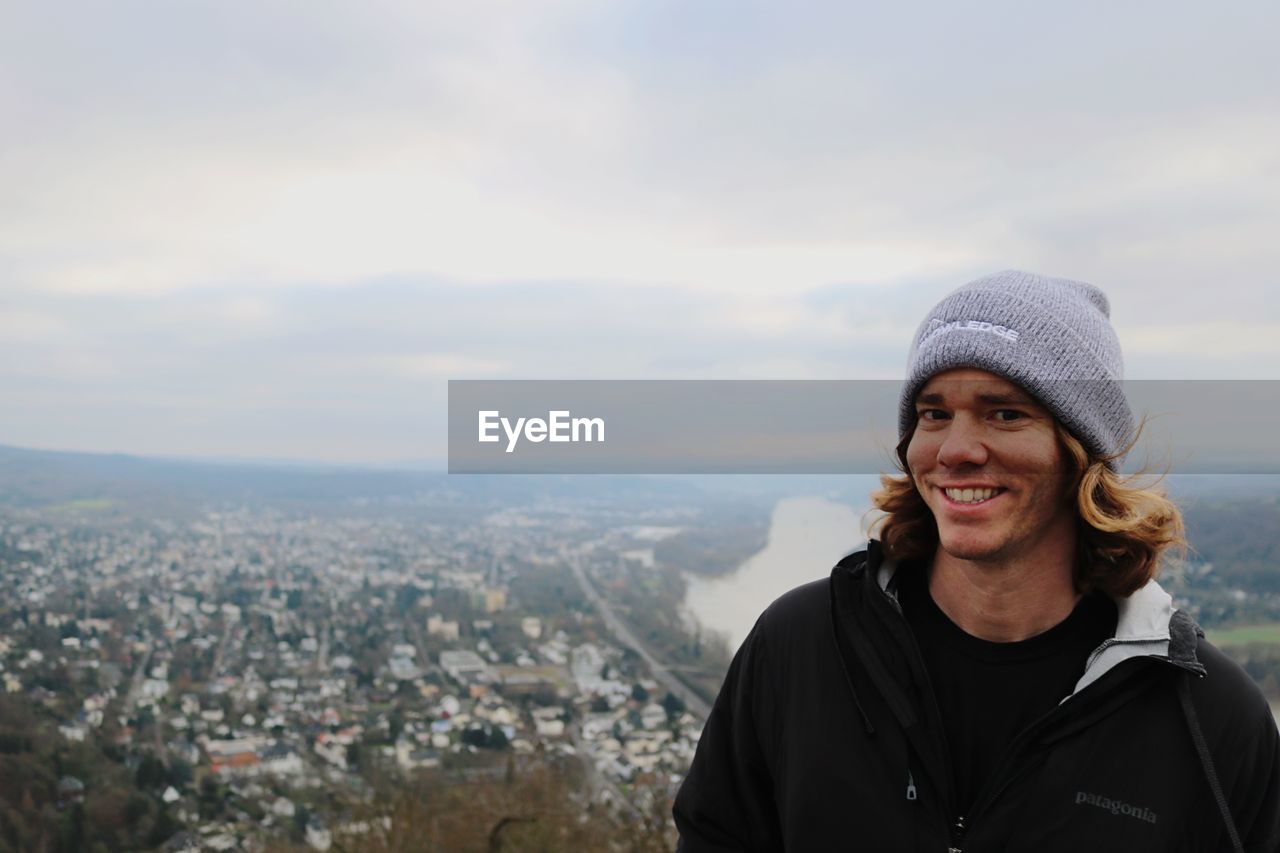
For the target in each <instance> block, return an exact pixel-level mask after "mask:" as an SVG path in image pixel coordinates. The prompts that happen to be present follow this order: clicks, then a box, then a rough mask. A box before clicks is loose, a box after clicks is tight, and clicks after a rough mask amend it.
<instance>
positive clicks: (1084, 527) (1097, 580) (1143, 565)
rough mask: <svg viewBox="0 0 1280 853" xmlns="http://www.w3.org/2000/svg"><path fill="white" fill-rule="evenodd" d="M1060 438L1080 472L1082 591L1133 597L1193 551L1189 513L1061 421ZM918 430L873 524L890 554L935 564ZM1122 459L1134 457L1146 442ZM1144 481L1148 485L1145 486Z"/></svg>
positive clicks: (1078, 583)
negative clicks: (1174, 553)
mask: <svg viewBox="0 0 1280 853" xmlns="http://www.w3.org/2000/svg"><path fill="white" fill-rule="evenodd" d="M1054 429H1055V432H1056V433H1057V438H1058V441H1059V443H1060V445H1061V446H1062V448H1063V450H1064V451H1065V452H1066V456H1067V458H1068V459H1069V460H1071V464H1072V466H1073V470H1074V471H1075V482H1074V488H1075V493H1076V510H1077V513H1078V518H1077V524H1076V530H1077V544H1076V560H1075V563H1076V564H1075V571H1074V576H1073V580H1074V582H1075V587H1076V590H1077V591H1078V592H1082V593H1084V592H1090V591H1092V590H1099V591H1101V592H1104V593H1106V594H1107V595H1110V596H1112V597H1115V598H1122V597H1125V596H1128V595H1130V594H1132V593H1133V592H1135V591H1136V590H1138V589H1140V588H1141V587H1142V586H1143V585H1144V584H1145V583H1146V582H1147V581H1149V580H1151V578H1153V577H1154V576H1155V574H1156V572H1157V570H1158V569H1159V564H1160V556H1161V554H1163V553H1164V552H1165V550H1166V549H1169V548H1174V549H1178V550H1185V549H1186V539H1185V529H1184V527H1183V523H1182V511H1181V510H1180V509H1178V505H1177V504H1175V503H1174V502H1173V501H1171V500H1170V499H1169V497H1168V495H1167V494H1166V493H1165V492H1164V491H1163V490H1162V489H1157V488H1156V485H1157V483H1158V482H1159V478H1157V479H1156V480H1155V481H1154V482H1151V481H1149V478H1148V477H1147V476H1146V475H1145V473H1138V474H1133V475H1129V476H1122V475H1120V474H1117V473H1116V472H1115V471H1113V470H1111V468H1110V467H1108V465H1107V461H1108V460H1107V459H1105V458H1101V457H1098V456H1095V455H1093V454H1091V453H1089V451H1088V450H1087V449H1086V448H1085V446H1084V445H1083V444H1081V443H1080V440H1079V439H1077V438H1076V437H1075V436H1074V435H1072V434H1071V433H1070V432H1068V431H1067V429H1066V427H1064V426H1062V424H1060V423H1058V422H1057V421H1055V422H1054ZM914 431H915V427H914V426H913V427H912V430H911V432H908V434H907V436H906V438H904V439H903V440H902V441H900V442H899V443H898V447H897V466H898V469H899V472H900V473H899V475H897V476H894V475H888V474H885V475H881V477H880V489H878V490H877V491H875V492H873V493H872V495H871V500H872V502H873V503H874V504H875V507H876V508H877V509H879V510H880V511H881V512H883V513H884V515H883V516H881V517H880V518H878V519H876V521H874V522H873V523H872V525H871V530H872V534H873V535H875V536H876V537H877V538H878V539H880V541H881V543H882V544H883V546H884V549H885V552H886V553H887V554H888V555H889V556H890V557H892V558H893V559H894V560H897V561H898V562H904V561H907V560H928V559H931V558H932V557H933V555H934V552H935V551H936V550H937V547H938V526H937V523H936V522H935V520H934V517H933V512H932V511H931V510H930V509H929V505H928V504H926V503H925V500H924V497H923V496H922V495H921V494H920V491H919V490H918V489H917V488H916V484H915V481H914V480H913V479H912V477H911V471H910V468H909V467H908V465H907V445H908V444H910V442H911V436H912V435H913V434H914ZM1141 432H1142V428H1141V426H1140V427H1139V429H1138V431H1137V433H1135V435H1134V439H1133V442H1131V443H1130V445H1129V447H1126V448H1125V449H1124V450H1123V451H1122V452H1121V453H1120V454H1118V456H1123V455H1124V454H1125V453H1127V452H1128V451H1129V450H1130V449H1131V448H1132V447H1133V444H1135V443H1136V442H1137V440H1138V435H1140V434H1141ZM1140 481H1143V482H1140Z"/></svg>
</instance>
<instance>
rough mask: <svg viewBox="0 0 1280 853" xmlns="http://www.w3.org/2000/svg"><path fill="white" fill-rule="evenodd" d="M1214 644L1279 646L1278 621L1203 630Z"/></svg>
mask: <svg viewBox="0 0 1280 853" xmlns="http://www.w3.org/2000/svg"><path fill="white" fill-rule="evenodd" d="M1205 633H1207V634H1208V636H1209V640H1210V642H1212V643H1213V644H1214V645H1215V646H1218V647H1224V646H1245V645H1249V644H1250V643H1261V644H1266V645H1277V646H1280V623H1272V624H1270V625H1240V626H1239V627H1236V628H1222V629H1220V630H1217V631H1207V632H1205Z"/></svg>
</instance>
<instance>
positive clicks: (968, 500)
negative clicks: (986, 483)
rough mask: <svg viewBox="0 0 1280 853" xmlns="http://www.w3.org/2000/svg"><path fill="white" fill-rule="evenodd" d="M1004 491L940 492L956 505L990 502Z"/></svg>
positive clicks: (946, 490) (989, 489) (944, 490)
mask: <svg viewBox="0 0 1280 853" xmlns="http://www.w3.org/2000/svg"><path fill="white" fill-rule="evenodd" d="M1003 491H1005V490H1004V489H1002V488H988V489H943V490H942V492H943V494H945V495H946V496H947V497H948V498H950V499H951V500H952V501H954V502H955V503H958V504H980V503H984V502H986V501H989V500H991V499H992V498H994V497H995V496H996V495H998V494H1000V493H1001V492H1003Z"/></svg>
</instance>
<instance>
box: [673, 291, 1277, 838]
mask: <svg viewBox="0 0 1280 853" xmlns="http://www.w3.org/2000/svg"><path fill="white" fill-rule="evenodd" d="M1109 310H1110V309H1109V305H1108V302H1107V299H1106V297H1105V296H1104V295H1103V293H1102V292H1101V291H1100V290H1098V289H1097V288H1096V287H1093V286H1092V285H1089V284H1086V283H1084V282H1077V281H1069V280H1065V279H1052V278H1045V277H1042V276H1036V275H1031V274H1028V273H1022V272H1013V271H1010V272H1004V273H998V274H996V275H993V276H989V277H986V278H982V279H979V280H977V281H974V282H971V283H970V284H968V285H965V286H964V287H962V288H960V289H959V290H957V291H955V292H954V293H952V294H951V295H949V296H948V297H946V298H945V299H944V300H943V301H942V302H941V303H939V304H938V305H937V306H936V307H935V308H934V309H933V311H932V312H930V314H929V316H928V317H927V318H926V319H925V321H924V323H923V324H922V325H921V327H920V330H919V331H918V332H917V334H916V337H915V340H914V342H913V344H912V347H911V354H910V360H909V364H908V376H907V380H906V382H905V383H904V386H903V390H902V399H901V408H900V412H899V432H900V439H901V441H900V443H899V445H898V458H899V462H900V464H901V466H902V471H903V476H901V477H898V478H892V477H885V478H882V481H883V488H882V490H881V491H880V492H878V493H877V494H876V495H875V496H874V497H875V501H876V504H877V506H878V507H879V508H880V509H881V510H883V511H884V512H885V514H886V515H885V517H884V519H883V520H882V521H881V522H880V524H879V530H878V534H879V540H878V541H877V540H875V539H873V540H872V541H871V542H870V543H869V545H868V547H867V549H866V550H865V551H862V552H858V553H855V554H851V555H850V556H848V557H846V558H845V559H843V560H841V561H840V563H839V564H838V565H837V566H836V567H835V569H834V570H833V571H832V572H831V576H830V578H828V579H824V580H821V581H816V582H814V583H810V584H807V585H805V586H802V587H799V588H798V589H795V590H793V591H791V592H790V593H788V594H787V595H785V596H783V597H782V598H780V599H779V600H778V601H776V602H775V603H774V604H773V605H771V606H770V607H769V608H768V609H767V610H766V611H765V612H764V614H763V615H762V616H761V617H760V619H759V620H758V621H757V623H756V625H755V628H754V629H753V630H752V632H751V634H750V635H749V636H748V637H747V639H746V640H745V641H744V643H743V645H742V647H741V648H740V649H739V651H738V653H737V655H736V656H735V658H734V660H733V663H732V665H731V667H730V669H729V673H728V675H727V677H726V678H725V682H724V686H723V687H722V688H721V691H720V695H719V697H718V698H717V699H716V702H715V706H714V708H713V710H712V712H711V716H710V717H709V718H708V720H707V724H706V728H705V729H704V730H703V734H702V739H701V741H700V742H699V744H698V751H697V754H696V756H695V758H694V761H693V766H692V767H691V768H690V770H689V775H688V777H687V778H686V779H685V781H684V784H683V785H682V787H681V789H680V791H679V794H678V795H677V797H676V801H675V808H674V814H675V820H676V826H677V828H678V829H679V831H680V835H681V843H680V849H681V850H683V851H686V853H698V851H728V850H784V849H785V850H790V851H808V850H814V851H825V850H857V851H875V853H881V851H932V853H942V852H943V851H965V853H983V852H984V851H1013V852H1014V853H1020V851H1035V853H1051V851H1064V853H1065V852H1066V851H1071V853H1078V851H1081V850H1087V851H1090V853H1105V851H1125V853H1132V851H1162V853H1163V851H1222V850H1233V851H1240V850H1248V851H1277V850H1280V738H1278V737H1277V730H1276V723H1275V721H1274V720H1273V718H1272V715H1271V711H1270V709H1269V708H1268V706H1267V703H1266V701H1265V700H1264V699H1263V697H1262V695H1261V693H1260V692H1259V690H1258V689H1257V687H1256V686H1255V685H1254V684H1253V683H1252V682H1251V681H1250V679H1249V678H1248V676H1247V675H1246V674H1245V673H1244V672H1243V671H1242V670H1241V669H1240V668H1239V667H1238V666H1236V665H1235V664H1234V663H1232V662H1231V661H1230V660H1228V659H1227V658H1226V657H1224V656H1223V655H1222V653H1221V652H1219V651H1218V650H1217V649H1215V648H1213V647H1212V646H1211V645H1209V644H1208V643H1207V642H1206V641H1205V640H1204V638H1203V633H1202V632H1201V631H1200V630H1199V628H1198V627H1197V626H1196V624H1195V622H1194V621H1192V619H1191V618H1190V617H1189V616H1188V615H1187V614H1186V613H1184V612H1182V611H1178V610H1175V609H1174V608H1173V605H1172V601H1171V599H1170V597H1169V595H1168V594H1167V593H1165V592H1164V591H1163V590H1162V589H1161V588H1160V586H1159V584H1157V583H1156V581H1155V580H1153V576H1154V574H1155V571H1156V568H1157V563H1158V560H1159V557H1160V554H1161V552H1162V551H1163V550H1164V549H1166V548H1167V547H1168V546H1170V545H1172V544H1177V543H1179V542H1180V541H1181V532H1182V526H1181V517H1180V515H1179V513H1178V510H1177V508H1176V507H1175V506H1174V505H1173V504H1172V503H1170V502H1169V501H1168V500H1167V499H1166V498H1164V496H1163V495H1161V494H1159V493H1157V492H1154V491H1151V490H1147V489H1142V488H1138V487H1135V486H1133V485H1131V484H1129V483H1128V482H1127V481H1126V480H1125V479H1124V478H1121V477H1120V476H1119V475H1118V474H1117V473H1116V466H1117V463H1118V460H1119V459H1120V458H1121V457H1122V455H1123V454H1124V452H1125V451H1126V450H1127V448H1128V447H1129V445H1130V444H1131V442H1132V437H1133V436H1132V433H1133V419H1132V416H1131V414H1130V411H1129V406H1128V403H1127V401H1126V400H1125V397H1124V394H1123V390H1122V388H1121V386H1120V378H1121V372H1122V365H1121V355H1120V347H1119V343H1118V342H1117V340H1116V337H1115V333H1114V331H1113V330H1112V328H1111V325H1110V321H1109Z"/></svg>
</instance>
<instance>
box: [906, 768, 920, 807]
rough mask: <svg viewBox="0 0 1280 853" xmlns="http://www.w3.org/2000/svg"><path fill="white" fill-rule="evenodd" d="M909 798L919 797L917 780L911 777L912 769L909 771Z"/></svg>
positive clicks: (915, 798) (916, 798)
mask: <svg viewBox="0 0 1280 853" xmlns="http://www.w3.org/2000/svg"><path fill="white" fill-rule="evenodd" d="M907 799H908V800H918V799H919V797H918V796H917V795H916V780H915V779H913V778H912V777H911V771H910V770H908V771H907Z"/></svg>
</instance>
